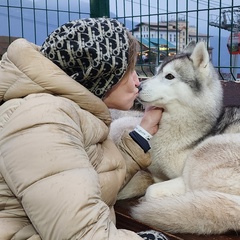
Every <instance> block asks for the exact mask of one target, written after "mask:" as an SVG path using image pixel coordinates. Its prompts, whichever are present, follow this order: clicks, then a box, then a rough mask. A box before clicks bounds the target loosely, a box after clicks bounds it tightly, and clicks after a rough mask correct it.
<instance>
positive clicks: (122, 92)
mask: <svg viewBox="0 0 240 240" xmlns="http://www.w3.org/2000/svg"><path fill="white" fill-rule="evenodd" d="M139 85H140V82H139V79H138V76H137V73H136V71H133V72H129V73H128V74H125V75H124V76H123V78H122V79H121V81H120V82H119V83H118V84H116V85H115V86H113V88H112V89H110V90H109V91H108V92H107V94H106V96H105V98H104V99H103V102H104V103H105V104H106V105H107V106H108V108H114V109H119V110H129V109H130V108H131V107H132V106H133V103H134V100H135V99H136V97H137V96H138V86H139Z"/></svg>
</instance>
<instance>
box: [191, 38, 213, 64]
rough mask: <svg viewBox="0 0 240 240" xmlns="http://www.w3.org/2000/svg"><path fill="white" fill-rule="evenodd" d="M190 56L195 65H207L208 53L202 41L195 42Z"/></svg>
mask: <svg viewBox="0 0 240 240" xmlns="http://www.w3.org/2000/svg"><path fill="white" fill-rule="evenodd" d="M190 58H191V59H192V60H193V64H194V66H196V67H200V66H202V67H206V66H207V65H208V63H209V54H208V51H207V48H206V45H205V43H204V42H199V43H197V44H196V47H195V48H194V49H193V52H192V54H191V56H190Z"/></svg>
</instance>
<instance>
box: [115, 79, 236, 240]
mask: <svg viewBox="0 0 240 240" xmlns="http://www.w3.org/2000/svg"><path fill="white" fill-rule="evenodd" d="M222 85H223V89H224V101H223V102H224V106H240V83H236V82H225V81H222ZM239 184H240V183H239ZM137 201H138V199H127V200H121V201H118V202H117V203H116V205H115V212H116V220H117V228H124V229H129V230H132V231H134V232H139V231H143V230H149V229H153V228H152V227H149V226H147V225H146V224H143V223H141V222H139V221H136V220H135V219H133V218H132V217H131V216H130V214H129V210H130V207H131V206H133V205H135V204H137ZM179 221H181V216H179ZM155 230H157V231H160V232H163V233H164V234H166V236H168V238H169V239H170V240H237V239H238V240H240V232H228V233H226V234H222V235H208V236H202V235H200V236H199V235H193V234H170V233H167V232H164V231H162V230H161V229H155Z"/></svg>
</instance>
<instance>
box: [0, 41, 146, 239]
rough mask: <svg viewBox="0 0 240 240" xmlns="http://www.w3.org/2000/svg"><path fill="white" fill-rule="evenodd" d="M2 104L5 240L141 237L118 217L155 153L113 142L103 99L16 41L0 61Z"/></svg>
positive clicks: (1, 230)
mask: <svg viewBox="0 0 240 240" xmlns="http://www.w3.org/2000/svg"><path fill="white" fill-rule="evenodd" d="M1 101H2V102H3V104H2V105H1V106H0V154H1V156H0V239H1V240H5V239H12V240H26V239H31V240H35V239H38V240H39V239H46V240H60V239H88V240H95V239H96V240H103V239H111V240H118V239H121V240H127V239H129V240H134V239H136V240H137V239H141V238H140V237H139V236H138V235H137V234H135V233H133V232H131V231H127V230H118V229H116V227H115V224H114V214H112V213H113V205H114V203H115V201H116V196H117V193H118V191H119V190H120V189H121V188H122V187H123V184H124V183H126V182H127V181H128V180H129V179H130V178H131V177H132V176H133V174H135V173H136V172H137V171H138V170H139V169H140V168H141V167H142V168H144V167H146V166H148V165H149V164H150V159H149V155H148V154H144V152H143V151H142V150H141V148H140V147H139V146H138V145H137V144H136V143H135V142H134V141H133V140H132V139H131V138H130V137H129V135H128V134H127V133H126V134H125V135H124V137H123V139H122V142H121V144H120V146H119V149H120V150H119V149H118V148H117V147H116V146H115V145H114V144H113V142H112V141H111V140H110V139H109V137H108V133H109V124H110V121H111V118H110V114H109V110H108V108H107V107H106V105H105V104H104V103H103V102H102V101H101V100H100V99H99V98H97V97H95V96H94V95H93V94H92V93H90V92H89V91H88V90H86V89H85V88H84V87H83V86H81V85H80V84H79V83H77V82H75V81H74V80H72V79H71V78H70V77H69V76H67V75H66V74H65V73H64V72H63V71H62V70H61V69H59V68H58V67H57V66H56V65H55V64H53V63H52V62H51V61H50V60H48V59H47V58H45V57H44V56H43V55H42V54H41V53H40V52H39V47H37V46H36V45H34V44H31V43H29V42H27V41H26V40H24V39H18V40H16V41H14V42H13V43H12V44H11V45H10V46H9V48H8V50H7V53H5V54H4V55H3V57H2V60H1V62H0V102H1ZM134 159H135V160H134Z"/></svg>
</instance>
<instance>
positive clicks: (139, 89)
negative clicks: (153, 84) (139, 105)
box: [137, 84, 142, 92]
mask: <svg viewBox="0 0 240 240" xmlns="http://www.w3.org/2000/svg"><path fill="white" fill-rule="evenodd" d="M137 88H138V91H139V92H140V91H141V90H142V84H140V85H139V86H138V87H137Z"/></svg>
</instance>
